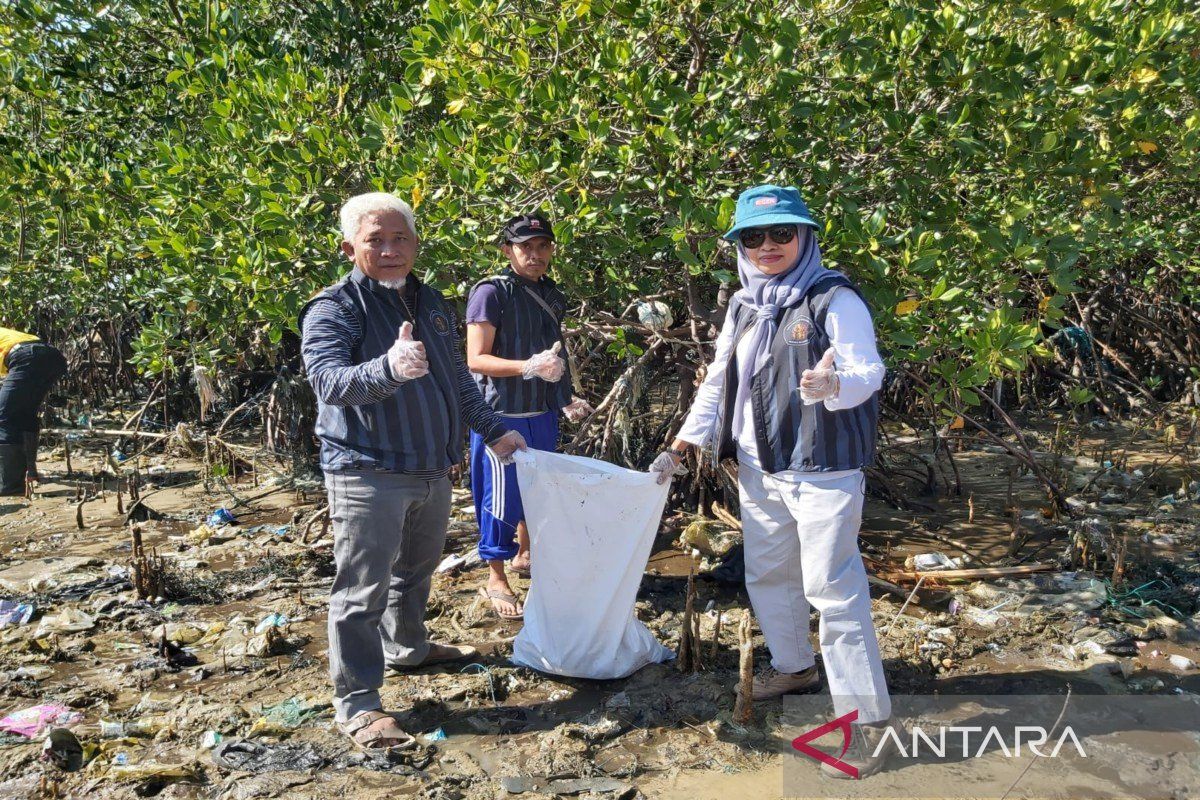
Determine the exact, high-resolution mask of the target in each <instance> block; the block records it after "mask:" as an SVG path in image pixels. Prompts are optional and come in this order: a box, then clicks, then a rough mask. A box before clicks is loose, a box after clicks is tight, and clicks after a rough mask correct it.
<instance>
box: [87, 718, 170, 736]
mask: <svg viewBox="0 0 1200 800" xmlns="http://www.w3.org/2000/svg"><path fill="white" fill-rule="evenodd" d="M165 727H167V724H166V721H165V720H163V719H153V718H152V719H140V720H134V721H132V722H108V721H106V720H100V738H101V739H125V738H128V737H132V736H145V737H150V736H154V735H156V734H157V733H158V732H159V731H161V730H162V729H163V728H165Z"/></svg>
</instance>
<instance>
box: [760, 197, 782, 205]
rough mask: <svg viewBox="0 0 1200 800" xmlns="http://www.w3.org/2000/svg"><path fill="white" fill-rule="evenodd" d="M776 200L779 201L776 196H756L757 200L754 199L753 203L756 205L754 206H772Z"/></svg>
mask: <svg viewBox="0 0 1200 800" xmlns="http://www.w3.org/2000/svg"><path fill="white" fill-rule="evenodd" d="M778 202H779V198H778V197H770V196H768V197H760V198H758V199H757V200H755V201H754V205H756V206H773V205H775V204H776V203H778Z"/></svg>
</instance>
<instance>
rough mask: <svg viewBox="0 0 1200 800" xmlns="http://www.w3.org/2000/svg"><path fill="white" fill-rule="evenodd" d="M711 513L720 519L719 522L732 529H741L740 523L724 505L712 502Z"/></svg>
mask: <svg viewBox="0 0 1200 800" xmlns="http://www.w3.org/2000/svg"><path fill="white" fill-rule="evenodd" d="M712 513H713V516H714V517H716V518H717V519H719V520H721V522H724V523H725V524H726V525H728V526H729V527H731V528H733V529H734V530H738V531H740V530H741V529H742V523H741V522H740V521H739V520H738V518H737V517H735V516H734V515H733V514H730V513H729V512H728V511H727V510H726V509H725V507H724V506H722V505H720V504H718V503H716V502H714V503H713V504H712Z"/></svg>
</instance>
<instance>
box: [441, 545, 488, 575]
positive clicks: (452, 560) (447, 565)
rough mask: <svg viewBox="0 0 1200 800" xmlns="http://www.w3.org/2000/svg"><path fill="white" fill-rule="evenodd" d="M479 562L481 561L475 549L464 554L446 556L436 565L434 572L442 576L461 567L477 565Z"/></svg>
mask: <svg viewBox="0 0 1200 800" xmlns="http://www.w3.org/2000/svg"><path fill="white" fill-rule="evenodd" d="M480 561H481V559H480V558H479V551H478V550H477V549H475V548H471V549H470V550H468V551H467V552H465V553H460V554H458V555H450V556H446V557H445V558H443V559H442V563H440V564H438V565H437V570H436V571H437V572H438V573H442V574H444V573H447V572H454V571H455V570H458V569H461V568H463V567H469V566H472V565H474V564H478V563H479V562H480Z"/></svg>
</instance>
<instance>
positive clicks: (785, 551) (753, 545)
mask: <svg viewBox="0 0 1200 800" xmlns="http://www.w3.org/2000/svg"><path fill="white" fill-rule="evenodd" d="M864 482H865V478H864V476H863V474H862V472H861V471H857V470H856V471H855V472H854V473H852V474H850V475H845V476H843V477H838V478H832V479H826V480H820V479H819V478H818V479H817V480H805V479H804V474H803V473H796V472H791V473H786V474H785V475H783V476H780V475H776V476H771V475H767V474H764V473H762V472H759V471H758V470H756V469H754V468H752V467H748V466H746V465H744V464H743V465H741V467H740V469H739V470H738V484H739V488H740V495H741V504H742V532H743V534H744V537H745V548H746V589H747V591H749V593H750V603H751V605H753V607H754V613H755V615H756V616H757V617H758V624H759V627H760V628H761V629H762V632H763V636H764V637H765V638H766V640H767V647H768V648H769V649H770V651H771V666H773V667H774V668H775V669H777V670H779V671H780V672H797V671H799V670H802V669H807V668H808V667H811V666H812V665H813V664H814V663H815V658H814V656H813V649H812V644H811V643H810V641H809V638H808V629H809V625H808V618H809V605H810V604H811V605H812V607H813V608H816V609H817V612H818V613H819V614H820V616H821V622H820V627H819V640H820V644H821V658H822V659H823V660H824V662H825V675H826V678H827V679H828V682H829V691H830V694H832V695H833V707H834V711H835V713H836V714H837V715H838V716H841V715H843V714H846V713H849V712H850V711H852V710H854V709H857V710H858V722H860V723H862V722H879V721H882V720H885V719H887V718H888V717H890V716H891V713H892V704H891V699H890V698H889V697H888V690H887V683H886V681H885V680H884V676H883V661H882V659H881V658H880V655H879V642H878V640H877V639H876V638H875V627H874V625H873V624H872V622H871V595H870V592H869V591H868V588H867V573H866V570H865V569H864V568H863V563H862V557H861V556H860V555H859V552H858V529H859V525H860V523H861V522H862V507H863V485H864Z"/></svg>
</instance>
